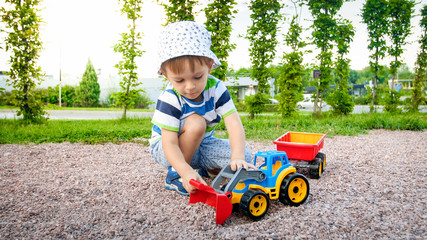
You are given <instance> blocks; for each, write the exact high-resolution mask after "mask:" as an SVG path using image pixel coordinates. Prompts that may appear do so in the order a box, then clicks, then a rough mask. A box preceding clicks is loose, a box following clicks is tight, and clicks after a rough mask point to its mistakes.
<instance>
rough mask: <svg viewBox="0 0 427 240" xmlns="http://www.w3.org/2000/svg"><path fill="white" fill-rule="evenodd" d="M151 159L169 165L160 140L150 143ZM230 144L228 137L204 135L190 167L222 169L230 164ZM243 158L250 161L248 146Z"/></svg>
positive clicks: (250, 155)
mask: <svg viewBox="0 0 427 240" xmlns="http://www.w3.org/2000/svg"><path fill="white" fill-rule="evenodd" d="M150 154H151V157H152V159H153V160H154V161H155V162H157V163H159V164H160V165H162V166H164V167H169V166H170V163H169V161H168V160H167V159H166V157H165V154H164V152H163V146H162V141H161V140H159V141H156V142H154V143H152V144H151V145H150ZM230 160H231V146H230V141H229V140H228V139H220V138H216V137H213V136H212V135H211V136H209V137H205V138H204V139H203V140H202V142H201V143H200V146H199V148H198V149H197V150H196V152H195V153H194V155H193V158H192V160H191V167H193V168H194V169H200V168H204V169H218V168H220V169H222V168H223V167H225V166H227V165H228V164H230ZM245 160H246V162H248V163H252V154H251V151H250V149H249V147H247V146H246V147H245Z"/></svg>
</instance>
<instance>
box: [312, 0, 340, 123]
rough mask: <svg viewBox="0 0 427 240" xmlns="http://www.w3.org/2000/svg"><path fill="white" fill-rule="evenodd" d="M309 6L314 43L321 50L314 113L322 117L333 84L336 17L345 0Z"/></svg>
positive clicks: (315, 3)
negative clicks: (326, 97)
mask: <svg viewBox="0 0 427 240" xmlns="http://www.w3.org/2000/svg"><path fill="white" fill-rule="evenodd" d="M307 5H308V7H309V10H310V11H311V15H312V16H313V17H314V20H313V25H312V28H313V32H312V36H313V43H314V44H315V45H316V46H317V47H318V48H319V49H320V53H319V55H317V58H318V60H319V61H320V64H319V70H320V73H321V74H320V76H319V78H318V82H317V86H316V88H317V92H316V98H315V100H314V111H313V115H317V116H320V115H321V114H322V108H321V107H320V106H321V104H322V102H323V101H324V96H323V95H324V93H325V92H326V90H327V89H328V88H329V84H330V83H331V82H332V75H331V72H332V68H333V61H332V55H333V53H332V48H333V40H334V38H335V31H336V25H337V23H336V20H335V19H334V16H335V15H336V14H337V12H338V10H339V9H340V8H341V6H342V5H343V0H333V1H330V0H329V1H328V0H322V1H319V0H307Z"/></svg>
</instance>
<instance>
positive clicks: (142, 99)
mask: <svg viewBox="0 0 427 240" xmlns="http://www.w3.org/2000/svg"><path fill="white" fill-rule="evenodd" d="M152 103H154V102H152V101H151V99H150V97H149V96H148V95H147V94H146V93H141V92H139V94H138V97H137V98H136V99H135V104H134V105H133V106H134V108H143V109H147V108H148V106H149V105H150V104H152Z"/></svg>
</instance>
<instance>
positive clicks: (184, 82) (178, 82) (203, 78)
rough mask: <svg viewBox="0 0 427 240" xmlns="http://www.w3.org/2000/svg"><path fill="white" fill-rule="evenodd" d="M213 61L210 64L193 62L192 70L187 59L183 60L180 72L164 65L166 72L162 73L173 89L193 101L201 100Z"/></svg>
mask: <svg viewBox="0 0 427 240" xmlns="http://www.w3.org/2000/svg"><path fill="white" fill-rule="evenodd" d="M212 65H213V61H211V64H210V66H207V65H205V64H200V62H199V61H195V62H194V71H192V70H191V67H190V62H189V60H187V61H185V62H184V66H183V68H182V70H183V71H181V72H180V73H175V72H172V71H171V70H170V69H169V68H168V67H166V69H165V70H166V72H164V73H163V75H164V76H165V77H166V78H167V79H168V81H169V82H170V83H172V85H173V87H174V89H175V90H176V91H177V92H178V93H179V94H181V95H182V96H185V97H186V98H188V99H189V100H191V101H193V102H200V101H202V100H203V95H202V93H203V90H205V87H206V83H207V80H208V75H209V73H210V72H211V70H212Z"/></svg>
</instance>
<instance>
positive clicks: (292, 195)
mask: <svg viewBox="0 0 427 240" xmlns="http://www.w3.org/2000/svg"><path fill="white" fill-rule="evenodd" d="M309 193H310V186H309V184H308V180H307V178H306V177H305V176H304V175H302V174H300V173H291V174H289V175H288V176H286V177H285V178H284V179H283V181H282V184H281V185H280V193H279V200H280V202H282V203H283V204H286V205H291V206H299V205H301V204H303V203H304V202H305V201H306V200H307V197H308V194H309Z"/></svg>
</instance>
